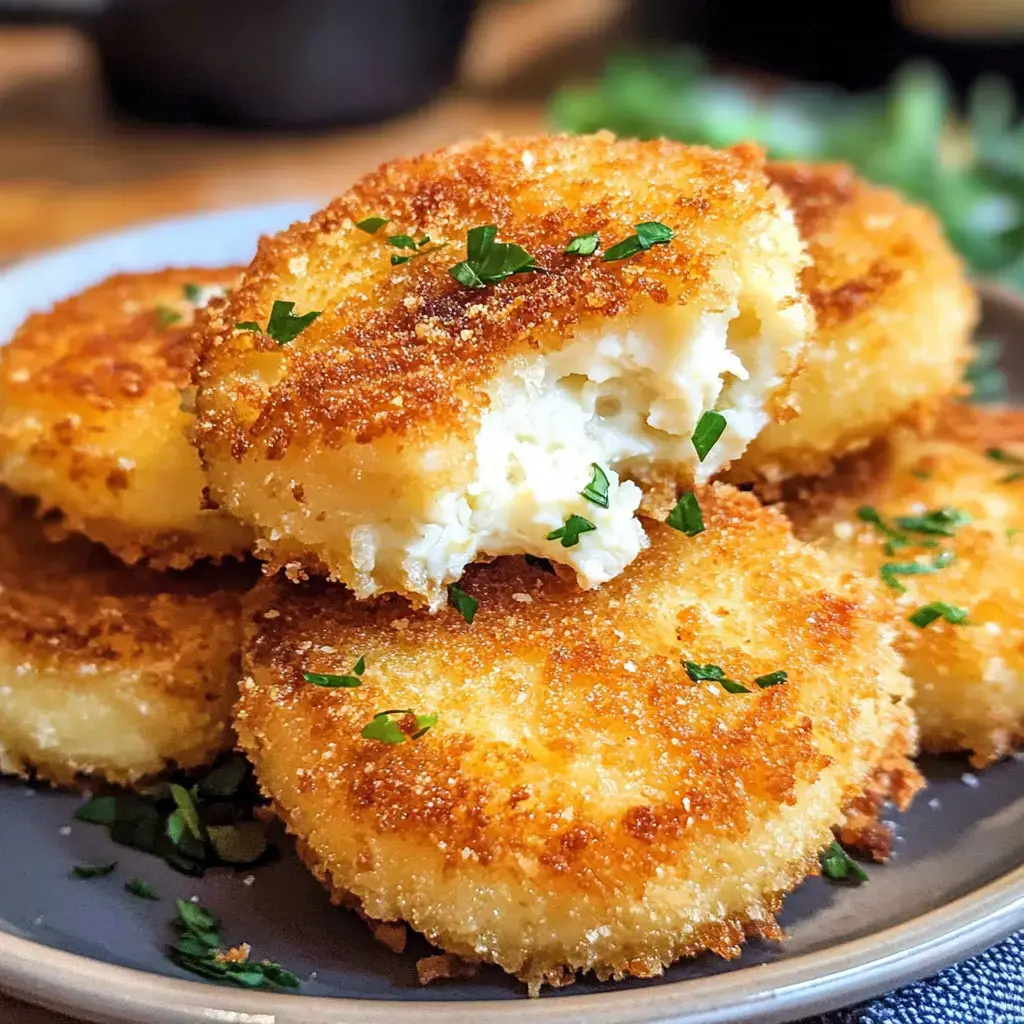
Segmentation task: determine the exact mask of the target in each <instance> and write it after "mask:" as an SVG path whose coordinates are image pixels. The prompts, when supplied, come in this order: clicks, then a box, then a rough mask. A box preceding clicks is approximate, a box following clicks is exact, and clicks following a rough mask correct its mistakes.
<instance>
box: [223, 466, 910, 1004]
mask: <svg viewBox="0 0 1024 1024" xmlns="http://www.w3.org/2000/svg"><path fill="white" fill-rule="evenodd" d="M698 494H699V500H700V502H701V504H702V506H703V516H704V520H705V522H706V524H707V529H706V531H705V532H704V533H701V534H699V535H697V536H696V537H694V538H690V537H687V536H685V535H683V534H682V533H679V532H676V531H675V530H673V529H670V528H669V527H667V526H664V525H661V524H659V523H653V522H652V523H650V524H649V530H650V537H651V545H650V547H649V548H648V549H647V550H645V551H644V552H643V553H642V554H641V555H640V556H639V557H638V558H637V559H636V561H635V562H634V563H633V565H631V566H630V567H629V569H627V570H626V572H624V573H623V574H622V575H620V576H618V577H616V578H615V579H614V580H612V581H610V582H609V583H606V584H605V585H604V586H602V587H600V588H597V589H595V590H588V591H583V590H580V589H579V588H577V587H576V586H575V584H574V583H573V582H572V581H571V580H569V581H566V580H563V579H561V578H559V577H558V576H557V575H555V574H553V573H552V572H550V571H546V569H545V567H544V566H543V565H539V564H530V563H528V562H527V561H526V560H524V559H521V558H504V559H500V560H498V561H497V562H495V563H493V564H491V565H477V566H474V567H472V568H471V569H470V570H469V571H468V572H467V573H466V575H465V577H464V578H463V581H462V584H461V586H462V587H464V588H465V591H466V593H468V595H469V596H470V597H471V598H472V599H473V600H475V601H477V602H478V608H477V610H476V613H475V616H474V617H473V622H472V623H471V624H470V623H468V622H466V621H465V620H464V619H463V618H462V617H461V616H460V615H459V614H458V613H457V612H456V611H454V610H449V611H446V612H443V613H441V614H438V615H430V614H429V613H427V612H425V611H423V610H419V611H414V610H410V607H409V605H408V604H407V603H406V602H405V601H403V600H402V599H399V598H396V597H393V596H392V597H388V598H382V599H379V600H378V601H376V602H359V601H357V600H355V599H354V598H353V597H352V595H351V594H346V593H345V592H344V591H343V590H342V589H341V588H338V587H332V586H331V585H330V584H328V583H326V582H324V581H323V580H315V581H311V582H308V583H305V584H302V585H299V586H294V585H292V584H290V583H289V582H287V581H286V580H283V579H281V577H277V578H276V579H272V580H265V581H263V582H262V583H261V584H260V585H259V587H258V588H257V590H256V591H254V592H253V595H252V597H251V601H252V603H253V609H252V613H251V615H250V616H249V619H248V625H247V629H248V637H247V640H246V643H245V651H244V655H243V673H244V674H243V681H242V684H241V693H240V699H239V704H238V709H237V713H236V720H235V726H236V729H237V731H238V735H239V740H240V744H241V747H242V749H243V750H244V751H245V752H246V753H247V754H248V756H249V758H250V759H251V760H252V762H253V765H254V766H255V769H256V774H257V777H258V778H259V780H260V783H261V785H262V787H263V789H264V791H265V793H266V794H267V795H268V796H269V797H270V798H271V799H272V800H273V802H274V804H275V807H276V810H277V813H278V814H279V815H280V816H281V817H282V819H283V820H284V822H285V823H286V825H287V827H288V828H289V830H290V831H291V832H292V833H294V834H295V835H296V836H297V837H298V839H299V845H300V850H301V851H302V852H303V855H304V857H305V859H306V861H307V863H308V864H309V865H310V866H311V867H312V869H313V871H314V872H315V873H316V875H317V876H318V877H319V878H320V879H321V880H322V881H323V882H324V883H325V884H326V885H327V886H328V887H329V888H330V889H331V890H332V892H333V894H334V896H335V898H336V899H337V900H339V901H344V900H351V898H352V897H355V898H356V899H358V900H359V901H360V902H361V905H362V909H363V911H364V912H365V913H366V914H367V915H368V916H369V917H371V918H374V919H377V920H382V921H394V920H403V921H406V922H408V923H409V924H410V925H411V926H412V927H413V928H416V929H418V930H419V931H421V932H423V933H424V934H425V935H426V936H427V938H428V939H430V941H431V942H434V943H436V944H437V945H438V946H440V947H441V948H443V949H444V950H446V951H448V952H449V953H452V954H455V955H457V956H460V957H464V958H466V959H467V960H470V961H483V962H488V963H495V964H499V965H500V966H501V967H503V968H504V969H505V970H506V971H509V972H510V973H512V974H514V975H515V976H516V977H518V978H520V979H521V980H522V981H524V982H525V983H526V984H527V985H528V986H529V987H530V989H531V991H532V992H534V993H536V992H537V991H538V990H539V988H540V986H542V985H544V984H550V985H562V984H568V983H569V982H571V981H572V980H573V978H574V977H575V976H576V974H577V973H578V972H585V971H594V972H595V973H596V975H597V976H598V977H599V978H602V979H607V978H622V977H625V976H627V975H631V976H636V977H650V976H654V975H657V974H659V973H661V971H662V970H663V969H664V967H665V966H667V965H668V964H670V963H672V961H673V960H675V959H677V958H678V957H681V956H687V955H691V954H695V953H697V952H700V951H702V950H704V949H710V950H714V951H715V952H716V953H718V954H720V955H722V956H726V957H731V956H736V955H738V951H739V950H738V947H739V945H740V943H741V942H742V940H743V938H744V934H745V933H747V934H751V933H752V934H759V935H763V936H768V937H778V935H779V932H778V929H777V927H776V924H775V916H774V915H775V913H776V911H777V910H778V909H779V906H780V904H781V900H782V896H783V895H784V894H785V893H786V892H788V891H789V890H790V889H792V888H793V887H794V886H795V885H796V884H797V883H798V882H800V881H801V880H802V879H803V878H805V877H806V876H807V875H808V874H811V873H814V872H815V871H816V870H817V863H818V862H817V855H818V852H819V851H820V850H821V849H822V848H823V847H825V846H826V845H828V843H829V842H830V840H831V838H832V833H831V831H830V829H831V828H832V826H834V825H842V824H843V823H844V821H845V814H844V809H845V808H847V807H849V806H851V805H859V804H861V803H862V802H863V800H864V799H865V798H867V799H870V798H871V796H872V794H873V792H874V791H875V790H876V788H877V785H878V783H879V776H880V774H882V773H884V774H885V775H886V776H887V778H889V779H899V780H900V782H899V784H898V785H897V788H898V789H899V790H900V791H901V793H902V794H909V793H912V791H913V789H914V788H915V786H916V782H917V780H918V777H917V775H916V772H915V771H914V769H913V767H912V766H911V765H909V764H908V763H907V761H906V755H908V754H910V753H912V752H913V750H914V724H913V718H912V716H911V714H910V712H909V710H908V707H907V703H906V697H907V694H908V681H907V679H906V677H905V676H904V675H903V673H902V672H901V671H900V661H899V657H898V655H897V654H896V652H895V651H894V650H893V649H892V647H891V645H890V642H889V638H890V636H891V635H892V632H893V630H892V628H891V626H889V625H888V624H887V623H886V621H885V616H884V608H883V602H881V601H880V600H878V598H877V597H875V596H874V595H872V594H871V592H870V590H869V589H866V588H864V587H862V585H861V583H860V581H859V580H858V579H857V578H856V577H854V576H852V575H851V574H849V573H841V572H838V571H837V570H836V569H835V568H834V567H833V566H832V565H831V563H830V562H829V561H828V559H827V558H826V557H825V556H824V555H823V554H822V553H821V552H819V551H817V550H815V549H814V548H813V547H811V546H809V545H802V544H800V543H798V542H797V541H795V540H794V539H793V537H792V535H791V533H790V531H789V526H788V524H787V523H786V521H785V519H784V518H783V517H782V516H781V515H780V514H779V513H777V512H775V511H773V510H771V509H765V508H763V507H762V506H760V505H759V504H758V503H757V501H756V499H755V498H754V497H753V496H752V495H749V494H741V493H739V492H738V491H735V490H734V489H732V488H728V487H725V486H723V485H713V486H710V487H700V488H698ZM549 568H550V567H548V569H549ZM684 662H692V663H694V664H693V665H692V666H690V668H689V669H687V668H684ZM714 667H718V668H719V669H721V670H722V671H723V672H724V673H725V674H726V676H727V677H728V678H729V679H731V680H735V681H738V682H740V683H741V684H742V685H745V686H746V688H747V689H749V690H750V691H752V692H749V693H735V692H727V690H726V689H725V688H724V687H723V685H722V684H721V683H719V682H715V681H714V680H711V679H708V680H705V681H702V682H697V681H692V680H691V676H690V674H689V673H690V671H694V672H696V674H697V675H698V676H699V675H700V674H701V672H700V670H701V669H703V670H704V672H703V674H704V675H712V674H714ZM361 669H362V673H361V674H360V670H361ZM779 672H784V673H786V678H785V679H784V680H780V677H779V676H778V675H777V673H779ZM307 674H309V675H310V676H311V677H312V678H313V680H318V681H319V682H320V683H323V682H326V683H328V684H330V683H339V679H338V677H339V676H343V677H346V678H345V679H343V680H340V685H337V686H335V687H334V688H330V687H329V686H324V685H318V682H316V681H308V680H307V678H306V676H307ZM332 676H333V677H334V678H332ZM325 677H326V678H325ZM758 678H760V683H761V684H762V685H764V686H765V687H766V688H761V686H760V685H758V684H757V683H756V682H755V680H757V679H758ZM354 682H355V683H358V685H353V683H354ZM773 682H774V683H775V685H770V684H771V683H773ZM385 711H387V712H390V715H389V716H381V714H380V713H382V712H385ZM431 723H434V724H431ZM423 730H425V731H423ZM421 731H422V734H421V735H420V736H419V738H418V739H414V738H410V736H412V735H413V734H415V733H419V732H421ZM366 733H368V735H369V736H370V737H371V738H367V737H366V735H365V734H366ZM373 737H376V738H373ZM389 739H390V740H391V741H394V740H396V739H400V740H403V742H389Z"/></svg>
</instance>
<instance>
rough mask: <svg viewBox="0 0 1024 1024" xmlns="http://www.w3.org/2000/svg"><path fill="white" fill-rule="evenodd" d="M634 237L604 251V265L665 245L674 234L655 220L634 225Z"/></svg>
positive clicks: (629, 237) (631, 236)
mask: <svg viewBox="0 0 1024 1024" xmlns="http://www.w3.org/2000/svg"><path fill="white" fill-rule="evenodd" d="M633 227H634V228H636V234H635V235H629V236H628V237H627V238H624V239H623V240H622V241H621V242H616V243H615V245H613V246H611V247H610V248H608V249H605V251H604V253H603V254H602V256H601V259H602V261H603V262H605V263H610V262H612V260H625V259H629V257H630V256H635V255H636V254H637V253H638V252H646V251H647V250H648V249H650V248H651V246H652V245H667V244H668V243H669V242H671V241H672V239H673V238H675V232H674V231H673V230H672V229H671V228H670V227H666V225H664V224H661V223H659V222H658V221H656V220H645V221H643V222H642V223H640V224H634V225H633Z"/></svg>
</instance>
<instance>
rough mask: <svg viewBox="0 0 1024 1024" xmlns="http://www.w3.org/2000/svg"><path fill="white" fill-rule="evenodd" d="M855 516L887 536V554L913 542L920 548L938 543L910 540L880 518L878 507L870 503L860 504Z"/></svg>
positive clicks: (934, 545)
mask: <svg viewBox="0 0 1024 1024" xmlns="http://www.w3.org/2000/svg"><path fill="white" fill-rule="evenodd" d="M857 518H858V519H860V521H861V522H862V523H870V524H871V525H872V526H874V527H875V528H876V529H877V530H878V531H879V533H881V534H883V535H884V536H885V537H887V538H888V540H886V542H885V553H886V554H887V555H894V554H896V552H897V551H899V550H900V548H905V547H910V546H912V545H915V544H916V545H917V546H918V547H922V548H934V547H936V546H937V545H938V541H936V540H917V539H913V540H912V539H911V538H910V537H908V536H907V535H906V534H905V533H900V531H899V530H896V529H893V527H891V526H890V525H889V524H888V523H886V521H885V520H884V519H883V518H882V515H881V513H880V512H879V511H878V509H876V508H873V507H872V506H871V505H861V507H860V508H859V509H857Z"/></svg>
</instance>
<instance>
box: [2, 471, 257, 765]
mask: <svg viewBox="0 0 1024 1024" xmlns="http://www.w3.org/2000/svg"><path fill="white" fill-rule="evenodd" d="M253 577H254V573H253V572H252V571H251V567H250V568H249V569H244V568H242V567H241V566H237V565H225V566H222V567H219V568H215V567H212V566H209V565H206V566H197V567H195V568H193V569H190V570H188V571H187V572H183V573H179V572H168V573H158V572H154V571H152V570H149V569H143V568H138V567H134V568H130V567H127V566H125V565H122V564H121V563H119V562H117V561H116V559H114V558H113V557H112V556H111V555H110V554H109V553H108V552H106V551H104V550H103V548H101V547H99V546H98V545H95V544H91V543H89V542H88V541H86V540H85V539H84V538H82V537H73V538H70V539H69V540H66V541H62V542H59V543H51V542H50V541H48V540H47V539H46V537H45V536H44V527H43V525H42V524H41V523H40V522H39V521H38V520H37V519H35V517H34V516H33V514H32V510H31V508H29V507H28V506H27V505H26V503H25V502H24V501H22V500H19V499H17V498H14V497H12V496H11V495H10V494H9V493H7V492H2V491H0V770H2V771H4V772H8V773H14V774H18V775H26V774H29V773H33V774H35V775H36V776H37V777H39V778H43V779H46V780H48V781H50V782H54V783H57V784H71V783H73V781H74V780H75V777H76V776H78V775H91V776H96V777H100V778H104V779H107V780H109V781H111V782H118V783H131V782H134V781H136V780H138V779H140V778H144V777H146V776H150V775H155V774H156V773H158V772H160V771H162V770H163V769H164V768H165V767H166V766H167V765H168V764H169V763H173V764H177V765H179V766H180V767H182V768H193V767H199V766H201V765H204V764H207V763H208V762H210V761H212V760H213V758H214V757H215V756H216V755H217V754H218V753H219V752H220V751H221V750H223V749H224V748H225V747H228V748H229V747H230V746H231V742H232V733H231V726H230V711H231V705H232V702H233V700H234V697H235V693H236V687H237V681H238V671H239V668H238V651H239V645H240V636H239V632H240V617H239V602H240V598H241V595H242V593H243V592H244V591H245V589H247V588H248V587H249V586H250V585H251V583H252V582H253Z"/></svg>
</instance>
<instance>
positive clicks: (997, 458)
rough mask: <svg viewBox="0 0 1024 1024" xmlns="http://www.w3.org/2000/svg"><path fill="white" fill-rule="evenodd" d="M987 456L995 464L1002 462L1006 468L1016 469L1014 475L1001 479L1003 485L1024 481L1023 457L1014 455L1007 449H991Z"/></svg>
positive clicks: (1009, 474)
mask: <svg viewBox="0 0 1024 1024" xmlns="http://www.w3.org/2000/svg"><path fill="white" fill-rule="evenodd" d="M985 454H986V455H987V456H988V457H989V458H990V459H992V461H993V462H1001V463H1003V464H1004V465H1006V466H1013V467H1015V468H1014V471H1013V472H1012V473H1007V475H1006V476H1004V477H1000V479H999V482H1000V483H1001V484H1012V483H1014V482H1015V481H1017V480H1022V479H1024V458H1021V456H1019V455H1014V454H1013V452H1008V451H1006V449H1005V448H989V449H988V451H986V452H985Z"/></svg>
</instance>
